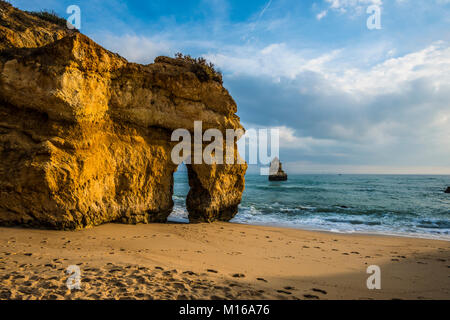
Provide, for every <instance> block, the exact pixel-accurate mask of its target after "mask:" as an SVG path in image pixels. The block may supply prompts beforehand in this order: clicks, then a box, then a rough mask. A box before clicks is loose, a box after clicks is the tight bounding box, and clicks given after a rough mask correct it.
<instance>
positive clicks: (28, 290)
mask: <svg viewBox="0 0 450 320" xmlns="http://www.w3.org/2000/svg"><path fill="white" fill-rule="evenodd" d="M70 265H77V266H79V268H80V273H81V274H80V279H81V288H80V289H72V290H69V289H68V288H67V286H66V281H67V278H68V274H67V273H66V269H67V267H68V266H70ZM370 265H378V266H379V267H380V268H381V289H380V290H369V289H367V285H366V280H367V278H368V277H369V276H370V275H369V274H367V273H366V269H367V267H368V266H370ZM0 279H1V288H0V299H450V242H448V241H439V240H426V239H412V238H402V237H390V236H389V237H388V236H372V235H343V234H333V233H324V232H312V231H303V230H295V229H285V228H273V227H262V226H248V225H239V224H231V223H214V224H193V225H188V224H176V223H168V224H151V225H135V226H133V225H121V224H108V225H103V226H99V227H96V228H92V229H87V230H82V231H76V232H70V231H48V230H31V229H20V228H0Z"/></svg>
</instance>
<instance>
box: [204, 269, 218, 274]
mask: <svg viewBox="0 0 450 320" xmlns="http://www.w3.org/2000/svg"><path fill="white" fill-rule="evenodd" d="M206 271H207V272H210V273H218V271H217V270H214V269H207V270H206Z"/></svg>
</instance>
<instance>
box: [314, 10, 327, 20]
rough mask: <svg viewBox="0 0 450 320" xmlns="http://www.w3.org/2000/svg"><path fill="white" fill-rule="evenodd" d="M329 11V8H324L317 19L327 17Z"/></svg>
mask: <svg viewBox="0 0 450 320" xmlns="http://www.w3.org/2000/svg"><path fill="white" fill-rule="evenodd" d="M327 13H328V11H327V10H323V11H321V12H319V13H318V14H317V15H316V18H317V20H322V19H323V18H325V16H326V15H327Z"/></svg>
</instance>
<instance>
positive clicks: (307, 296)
mask: <svg viewBox="0 0 450 320" xmlns="http://www.w3.org/2000/svg"><path fill="white" fill-rule="evenodd" d="M303 297H305V298H306V299H320V298H319V297H318V296H315V295H313V294H304V295H303Z"/></svg>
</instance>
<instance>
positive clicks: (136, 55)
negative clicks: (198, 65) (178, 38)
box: [101, 34, 174, 64]
mask: <svg viewBox="0 0 450 320" xmlns="http://www.w3.org/2000/svg"><path fill="white" fill-rule="evenodd" d="M101 42H102V45H103V46H104V47H105V48H107V49H108V50H110V51H113V52H116V53H119V54H120V55H121V56H123V57H125V58H127V59H128V60H129V61H132V62H137V63H142V64H148V63H152V62H153V61H154V59H155V58H156V57H158V56H161V55H173V49H172V48H173V46H174V45H173V43H171V42H170V41H168V40H163V39H158V38H149V37H143V36H137V35H129V34H126V35H121V36H116V35H113V34H108V35H102V41H101Z"/></svg>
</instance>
